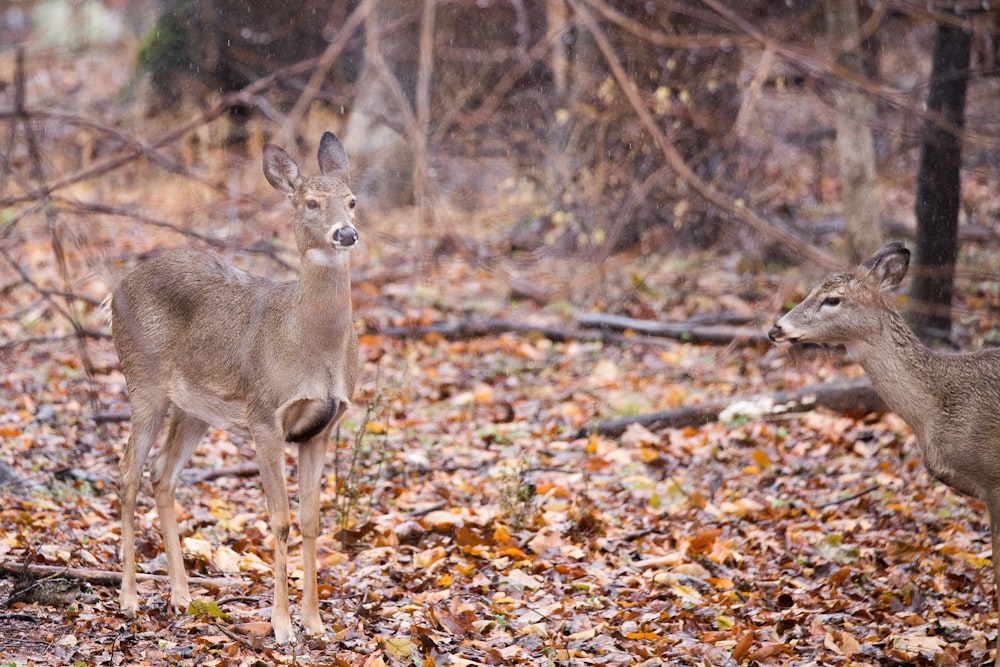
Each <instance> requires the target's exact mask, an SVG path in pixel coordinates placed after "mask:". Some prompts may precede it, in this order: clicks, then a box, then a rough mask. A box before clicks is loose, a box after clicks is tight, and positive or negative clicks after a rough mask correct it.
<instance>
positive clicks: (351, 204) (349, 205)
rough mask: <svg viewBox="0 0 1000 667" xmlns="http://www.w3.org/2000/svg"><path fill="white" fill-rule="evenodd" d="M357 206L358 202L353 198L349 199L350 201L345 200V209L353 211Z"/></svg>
mask: <svg viewBox="0 0 1000 667" xmlns="http://www.w3.org/2000/svg"><path fill="white" fill-rule="evenodd" d="M357 205H358V200H357V199H355V198H354V197H351V198H350V199H348V200H347V208H351V209H353V208H354V207H356V206H357Z"/></svg>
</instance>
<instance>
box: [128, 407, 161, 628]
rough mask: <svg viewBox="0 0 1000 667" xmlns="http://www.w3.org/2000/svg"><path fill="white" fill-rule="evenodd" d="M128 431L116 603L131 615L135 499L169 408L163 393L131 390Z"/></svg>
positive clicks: (135, 599)
mask: <svg viewBox="0 0 1000 667" xmlns="http://www.w3.org/2000/svg"><path fill="white" fill-rule="evenodd" d="M129 402H130V403H131V406H132V430H131V432H130V433H129V437H128V442H127V443H126V444H125V450H124V451H123V452H122V457H121V460H120V461H119V462H118V501H119V503H120V504H121V514H122V588H121V592H120V594H119V597H118V605H119V607H120V608H121V610H122V612H123V613H124V614H125V615H126V616H128V617H129V618H132V617H134V616H135V613H136V611H138V609H139V596H138V593H137V591H136V581H135V501H136V496H138V494H139V485H140V483H141V482H142V470H143V467H144V466H145V463H146V457H147V456H148V455H149V450H150V449H151V448H152V447H153V443H154V442H156V436H157V434H158V433H159V432H160V427H161V426H162V425H163V420H164V418H166V415H167V411H168V409H169V407H170V403H169V402H168V400H167V398H166V397H165V396H144V395H143V394H141V393H138V392H133V393H132V394H131V396H130V399H129Z"/></svg>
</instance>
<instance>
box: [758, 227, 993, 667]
mask: <svg viewBox="0 0 1000 667" xmlns="http://www.w3.org/2000/svg"><path fill="white" fill-rule="evenodd" d="M909 262H910V253H909V251H908V250H907V249H906V248H905V247H903V245H902V244H901V243H890V244H888V245H886V246H884V247H883V248H881V249H880V250H878V251H877V252H875V254H873V255H872V256H871V257H869V258H868V259H867V260H866V261H865V262H864V263H863V264H861V266H859V267H858V268H857V269H855V270H854V271H851V272H849V273H839V274H835V275H832V276H829V277H827V278H826V279H825V280H824V281H823V282H822V283H820V285H819V286H818V287H817V288H816V289H814V290H813V291H812V293H810V294H809V296H807V297H806V298H805V300H804V301H802V303H800V304H799V305H797V306H795V307H794V308H793V309H792V310H790V311H789V312H788V313H786V314H785V315H784V316H783V317H781V318H780V319H779V320H778V321H777V322H776V323H775V325H774V326H773V327H772V328H771V330H770V332H768V335H769V336H770V337H771V340H773V341H775V342H782V341H784V342H789V343H793V344H806V343H819V344H832V345H836V344H841V345H845V346H846V347H847V349H848V351H849V352H850V353H851V354H852V356H853V357H854V358H855V359H856V360H857V361H858V362H859V363H860V364H861V366H862V367H863V368H864V369H865V372H867V373H868V376H869V377H870V378H871V381H872V385H873V386H874V387H875V390H876V391H877V392H878V394H879V395H880V396H881V397H882V400H884V401H885V403H886V405H887V406H888V407H889V408H890V409H891V410H892V411H893V412H895V413H896V414H898V415H899V416H900V417H902V418H903V420H904V421H906V423H907V424H908V425H909V426H910V428H911V429H913V433H914V435H915V436H916V440H917V446H918V447H919V448H920V453H921V455H922V456H923V461H924V465H925V466H926V467H927V470H928V471H929V472H930V473H931V475H933V476H934V477H936V478H937V479H939V480H940V481H942V482H944V483H945V484H948V485H949V486H951V487H953V488H955V489H957V490H958V491H961V492H962V493H965V494H968V495H970V496H974V497H976V498H980V499H982V500H984V501H985V502H986V506H987V508H988V509H989V514H990V534H991V537H992V542H993V571H994V578H995V582H996V585H997V594H998V597H1000V350H983V351H979V352H966V353H947V352H939V351H936V350H931V349H929V348H927V347H925V346H924V345H923V344H922V343H921V342H920V340H919V339H918V338H917V336H916V335H915V334H914V333H913V332H912V331H911V330H910V328H909V327H908V326H907V324H906V322H905V321H904V319H903V317H902V315H900V313H899V311H898V310H896V308H895V306H894V305H893V296H892V294H891V292H892V290H894V289H895V288H896V287H897V286H898V285H899V283H900V281H901V280H902V279H903V276H904V275H906V269H907V267H908V266H909ZM997 641H998V647H997V648H998V652H997V658H998V659H1000V634H998V638H997Z"/></svg>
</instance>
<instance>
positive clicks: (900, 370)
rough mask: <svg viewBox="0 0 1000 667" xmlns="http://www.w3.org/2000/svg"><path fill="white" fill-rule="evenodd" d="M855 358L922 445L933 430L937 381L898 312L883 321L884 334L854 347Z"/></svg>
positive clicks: (925, 351) (926, 356)
mask: <svg viewBox="0 0 1000 667" xmlns="http://www.w3.org/2000/svg"><path fill="white" fill-rule="evenodd" d="M850 351H851V353H852V355H853V356H854V358H855V359H857V361H858V362H859V363H860V364H861V366H862V367H863V368H864V369H865V372H866V373H868V377H869V378H871V381H872V385H873V386H874V387H875V391H877V392H878V394H879V396H881V397H882V400H884V401H885V403H886V405H887V406H888V407H889V408H890V409H891V410H892V411H893V412H895V413H896V414H897V415H899V416H900V417H902V418H903V421H905V422H906V423H907V424H908V425H909V426H910V428H911V429H913V432H914V434H915V435H916V436H917V440H918V441H920V442H921V443H923V442H927V440H928V438H929V437H930V434H931V431H932V430H933V428H934V424H933V415H934V414H935V412H936V407H935V406H936V405H937V398H936V395H935V390H934V388H935V379H934V377H933V375H934V373H933V371H932V369H931V356H932V355H933V354H934V353H933V352H932V351H931V350H929V349H928V348H926V347H925V346H924V344H923V343H921V342H920V339H918V338H917V336H916V335H915V334H914V333H913V331H912V330H911V329H910V328H909V327H908V326H907V324H906V321H905V320H904V319H903V317H902V315H900V314H899V313H898V312H895V311H891V312H888V313H886V314H885V317H883V318H882V331H881V333H880V334H879V335H877V336H875V337H873V339H872V340H867V341H862V342H859V343H854V344H852V345H851V349H850Z"/></svg>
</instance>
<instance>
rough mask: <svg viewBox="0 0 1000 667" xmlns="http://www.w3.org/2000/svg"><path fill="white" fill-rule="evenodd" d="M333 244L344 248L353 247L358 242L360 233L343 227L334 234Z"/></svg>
mask: <svg viewBox="0 0 1000 667" xmlns="http://www.w3.org/2000/svg"><path fill="white" fill-rule="evenodd" d="M333 242H334V243H336V244H338V245H342V246H352V245H354V244H355V243H357V242H358V233H357V232H356V231H354V229H352V228H351V227H341V228H340V229H338V230H337V231H335V232H334V233H333Z"/></svg>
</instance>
